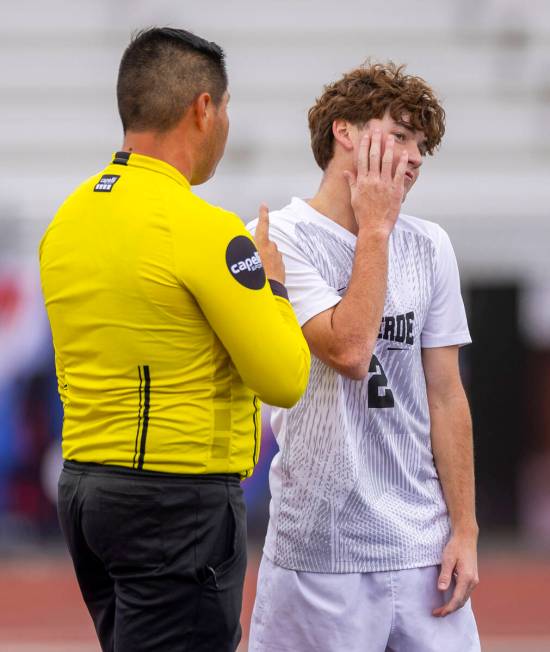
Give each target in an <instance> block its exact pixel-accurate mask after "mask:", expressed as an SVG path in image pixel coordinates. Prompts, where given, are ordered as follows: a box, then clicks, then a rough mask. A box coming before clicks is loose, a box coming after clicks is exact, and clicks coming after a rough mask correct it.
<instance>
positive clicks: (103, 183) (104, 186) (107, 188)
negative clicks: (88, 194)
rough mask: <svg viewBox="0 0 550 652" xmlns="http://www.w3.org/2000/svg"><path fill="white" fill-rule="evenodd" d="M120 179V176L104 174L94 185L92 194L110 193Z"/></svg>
mask: <svg viewBox="0 0 550 652" xmlns="http://www.w3.org/2000/svg"><path fill="white" fill-rule="evenodd" d="M119 179H120V174H104V175H103V176H102V177H101V179H100V180H99V181H98V182H97V183H96V184H95V187H94V192H111V190H112V189H113V186H114V185H115V183H116V182H117V181H118V180H119Z"/></svg>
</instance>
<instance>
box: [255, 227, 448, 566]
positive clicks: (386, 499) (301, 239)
mask: <svg viewBox="0 0 550 652" xmlns="http://www.w3.org/2000/svg"><path fill="white" fill-rule="evenodd" d="M276 223H277V222H276V221H275V224H276ZM278 228H283V227H281V226H279V227H278ZM284 228H287V229H288V223H286V225H285V226H284ZM294 229H295V230H294V233H293V234H289V235H292V237H291V239H292V241H293V242H294V243H295V245H296V246H297V247H298V248H299V249H300V250H301V254H302V256H303V257H304V258H306V259H307V261H308V262H309V263H310V264H311V265H312V266H313V267H315V269H316V270H318V272H319V273H320V275H321V276H322V278H323V279H324V281H325V282H326V284H327V285H329V286H330V287H331V288H335V289H336V290H338V292H339V294H341V295H343V294H344V293H345V289H346V287H347V285H348V283H349V280H350V275H351V269H352V264H353V257H354V246H353V244H352V243H351V242H350V241H349V239H346V238H344V237H342V238H340V237H338V235H337V233H335V231H334V230H333V229H328V228H324V227H323V226H321V225H319V224H317V223H314V222H311V221H297V222H295V224H294ZM274 239H275V240H276V237H275V238H274ZM435 257H436V247H435V245H434V242H433V240H432V239H431V238H430V237H428V236H427V235H426V234H424V233H422V232H421V230H418V229H414V228H412V229H410V230H409V229H408V228H407V224H405V225H401V226H399V223H398V226H396V228H395V229H394V231H393V232H392V235H391V238H390V245H389V272H388V289H387V295H386V301H385V307H384V320H383V323H382V327H381V334H380V337H379V339H378V342H377V346H376V349H375V356H374V357H373V361H372V363H371V370H370V373H369V375H368V377H367V378H366V379H365V380H362V381H354V380H351V379H348V378H345V377H343V376H342V375H340V374H338V373H337V372H336V371H334V370H333V369H331V368H329V367H328V366H326V365H325V364H324V363H322V362H321V361H320V360H318V359H317V358H315V357H314V356H312V367H311V375H310V382H309V386H308V389H307V391H306V394H305V395H304V397H303V398H302V400H301V401H300V402H299V403H298V404H297V405H296V406H295V407H294V408H292V409H291V410H286V411H284V413H283V412H281V411H279V410H274V421H276V420H278V421H279V423H282V424H283V426H282V427H283V429H284V433H283V435H282V436H281V440H280V445H281V451H280V453H279V454H278V456H277V458H276V459H275V461H274V464H273V469H272V477H271V485H272V495H273V504H272V508H271V516H272V517H271V520H270V525H269V530H268V536H267V540H266V547H265V552H266V554H267V555H268V556H269V557H270V558H271V559H272V560H273V561H274V562H275V563H277V564H279V565H281V566H284V567H287V568H293V569H296V570H304V571H313V572H315V571H317V572H342V573H343V572H364V571H382V570H390V569H393V570H396V569H401V568H412V567H420V566H428V565H432V564H437V563H439V562H440V560H441V553H442V550H443V547H444V545H445V543H446V541H447V539H448V536H449V521H448V515H447V509H446V506H445V502H444V499H443V495H442V490H441V486H440V483H439V480H438V478H437V473H436V470H435V466H434V461H433V456H432V451H431V443H430V417H429V410H428V403H427V395H426V385H425V379H424V373H423V368H422V361H421V343H420V335H421V332H422V327H423V324H424V321H425V319H426V315H427V313H428V311H429V307H430V301H431V297H432V293H433V288H434V282H435V278H434V277H435ZM290 298H291V300H292V295H291V297H290Z"/></svg>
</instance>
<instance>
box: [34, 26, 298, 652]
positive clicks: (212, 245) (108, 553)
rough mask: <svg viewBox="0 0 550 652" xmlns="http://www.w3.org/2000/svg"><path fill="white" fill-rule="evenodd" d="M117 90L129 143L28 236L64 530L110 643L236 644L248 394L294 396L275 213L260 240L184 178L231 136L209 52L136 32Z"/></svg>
mask: <svg viewBox="0 0 550 652" xmlns="http://www.w3.org/2000/svg"><path fill="white" fill-rule="evenodd" d="M117 94H118V107H119V112H120V116H121V119H122V124H123V128H124V144H123V147H122V150H121V151H120V152H117V153H116V154H115V155H114V158H113V160H112V161H111V162H110V163H109V164H108V165H107V167H106V168H105V169H104V170H103V171H102V172H100V173H98V174H95V175H94V176H93V177H92V178H90V179H89V180H87V181H85V182H84V183H83V184H82V185H81V186H80V187H78V188H77V189H76V190H75V192H73V193H72V194H71V195H70V196H69V197H68V198H67V200H66V201H65V203H64V204H63V205H62V206H61V208H60V209H59V211H58V213H57V215H56V216H55V218H54V220H53V222H52V223H51V224H50V226H49V227H48V229H47V231H46V234H45V236H44V238H43V240H42V243H41V246H40V266H41V277H42V287H43V292H44V298H45V302H46V307H47V311H48V316H49V319H50V323H51V328H52V334H53V342H54V347H55V357H56V367H57V375H58V380H59V391H60V394H61V397H62V400H63V404H64V411H65V419H64V425H63V456H64V459H65V462H64V469H63V471H62V474H61V478H60V481H59V505H58V509H59V517H60V522H61V527H62V530H63V533H64V535H65V538H66V541H67V544H68V547H69V550H70V553H71V556H72V559H73V562H74V567H75V571H76V575H77V578H78V582H79V584H80V588H81V591H82V595H83V597H84V600H85V602H86V605H87V607H88V609H89V611H90V614H91V616H92V619H93V622H94V625H95V627H96V630H97V634H98V637H99V640H100V643H101V647H102V649H103V650H104V651H105V652H108V651H113V650H116V651H117V652H146V651H151V652H153V651H154V652H174V650H193V652H198V651H204V652H212V651H213V650H216V652H226V651H227V652H229V651H233V650H235V649H236V647H237V645H238V642H239V639H240V625H239V616H240V609H241V601H242V588H243V581H244V573H245V568H246V523H245V508H244V502H243V497H242V490H241V487H240V479H241V478H245V477H247V476H249V475H250V474H251V473H252V470H253V467H254V465H255V463H256V461H257V459H258V453H259V444H260V436H261V434H260V424H261V420H260V403H259V401H260V400H265V401H267V402H269V403H274V404H275V405H280V406H286V407H290V406H292V405H293V404H294V403H295V402H296V401H297V400H298V399H299V397H300V396H301V394H302V393H303V391H304V389H305V387H306V385H307V378H308V373H309V360H310V355H309V349H308V346H307V343H306V341H305V340H304V338H303V335H302V332H301V330H300V326H299V324H298V322H297V320H296V317H295V315H294V313H293V311H292V308H291V306H290V303H289V302H288V296H287V293H286V289H285V287H284V284H283V283H284V266H283V263H282V259H281V258H280V254H279V253H278V252H277V250H276V247H275V245H274V244H273V243H272V242H270V241H269V237H268V223H267V220H268V217H267V208H265V207H264V208H262V209H261V218H260V226H259V228H258V230H257V233H256V242H257V246H258V250H257V249H256V246H255V244H254V242H253V240H252V239H251V237H250V234H249V233H248V231H247V230H246V229H245V227H244V225H243V223H242V222H241V220H240V219H239V218H238V217H237V216H236V215H234V214H232V213H229V212H227V211H224V210H222V209H221V208H216V207H213V206H211V205H209V204H207V203H206V202H204V201H202V200H201V199H199V198H198V197H197V196H195V195H194V194H193V193H192V191H191V186H192V185H196V184H200V183H203V182H204V181H206V180H207V179H208V178H209V177H211V176H212V174H213V173H214V170H215V169H216V165H217V164H218V162H219V160H220V158H221V157H222V154H223V151H224V147H225V142H226V138H227V132H228V117H227V103H228V99H229V96H228V92H227V75H226V69H225V63H224V54H223V51H222V50H221V49H220V47H219V46H217V45H216V44H214V43H210V42H208V41H205V40H203V39H201V38H199V37H197V36H195V35H193V34H190V33H189V32H186V31H183V30H178V29H167V28H153V29H150V30H146V31H144V32H142V33H140V34H139V35H137V37H136V38H135V39H134V40H133V41H132V42H131V43H130V45H129V46H128V48H127V49H126V51H125V53H124V55H123V57H122V61H121V64H120V70H119V76H118V86H117ZM258 251H259V254H260V255H261V258H262V259H261V260H260V256H259V255H258ZM262 261H263V265H262ZM266 277H267V278H266Z"/></svg>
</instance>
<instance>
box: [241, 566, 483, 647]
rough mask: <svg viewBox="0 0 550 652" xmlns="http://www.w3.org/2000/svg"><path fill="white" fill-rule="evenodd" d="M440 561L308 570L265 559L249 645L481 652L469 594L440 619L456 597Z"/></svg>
mask: <svg viewBox="0 0 550 652" xmlns="http://www.w3.org/2000/svg"><path fill="white" fill-rule="evenodd" d="M438 574H439V567H437V566H429V567H426V568H412V569H407V570H398V571H385V572H377V573H306V572H300V571H293V570H288V569H286V568H282V567H281V566H277V565H275V564H274V563H273V562H272V561H270V560H269V559H268V558H267V557H266V556H265V555H264V556H263V558H262V563H261V564H260V571H259V575H258V588H257V593H256V603H255V605H254V612H253V614H252V624H251V628H250V640H249V644H248V652H479V651H480V649H481V648H480V644H479V636H478V633H477V626H476V622H475V618H474V614H473V612H472V607H471V605H470V601H469V600H468V602H467V603H466V604H465V605H464V607H462V609H459V610H458V611H456V612H454V613H452V614H450V615H449V616H446V617H445V618H436V617H435V616H432V609H434V608H436V607H438V606H440V605H442V604H444V603H445V602H446V601H447V600H448V599H449V598H450V596H451V591H450V590H449V591H447V592H445V593H443V592H441V591H439V590H438V589H437V578H438Z"/></svg>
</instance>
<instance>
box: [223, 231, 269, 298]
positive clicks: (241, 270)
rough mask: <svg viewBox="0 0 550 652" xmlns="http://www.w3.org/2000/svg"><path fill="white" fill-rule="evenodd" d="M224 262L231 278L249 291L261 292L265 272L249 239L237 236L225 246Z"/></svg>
mask: <svg viewBox="0 0 550 652" xmlns="http://www.w3.org/2000/svg"><path fill="white" fill-rule="evenodd" d="M225 262H226V263H227V268H228V269H229V271H230V273H231V275H232V276H233V278H234V279H235V280H236V281H238V282H239V283H240V284H241V285H244V286H245V287H247V288H249V289H250V290H261V288H263V287H264V285H265V272H264V267H263V265H262V261H261V260H260V256H259V254H258V252H257V251H256V247H255V245H254V243H253V242H252V240H250V238H247V237H246V236H244V235H238V236H237V237H235V238H233V240H231V242H230V243H229V244H228V245H227V250H226V252H225Z"/></svg>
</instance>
